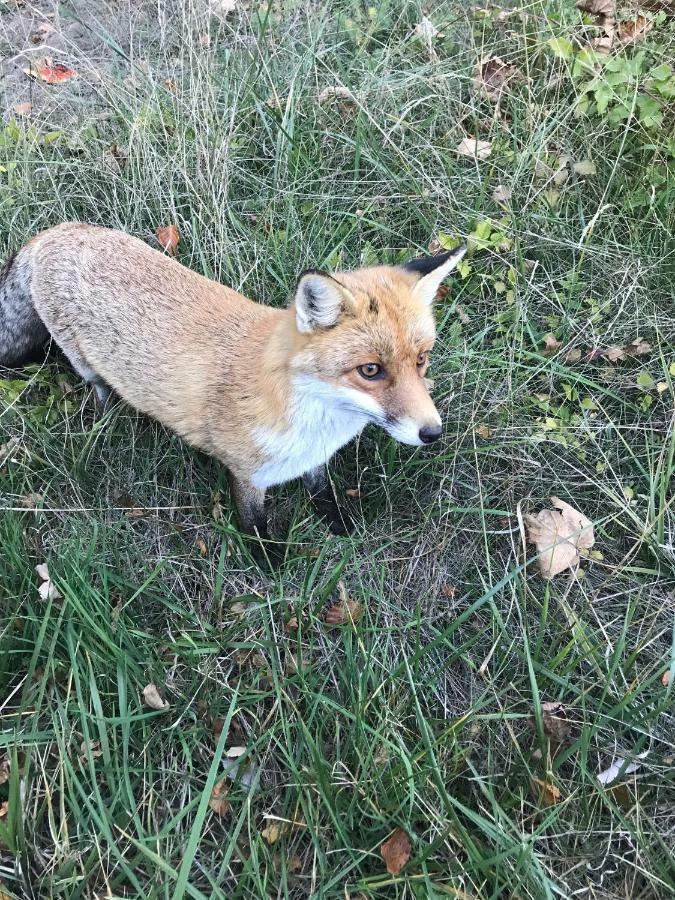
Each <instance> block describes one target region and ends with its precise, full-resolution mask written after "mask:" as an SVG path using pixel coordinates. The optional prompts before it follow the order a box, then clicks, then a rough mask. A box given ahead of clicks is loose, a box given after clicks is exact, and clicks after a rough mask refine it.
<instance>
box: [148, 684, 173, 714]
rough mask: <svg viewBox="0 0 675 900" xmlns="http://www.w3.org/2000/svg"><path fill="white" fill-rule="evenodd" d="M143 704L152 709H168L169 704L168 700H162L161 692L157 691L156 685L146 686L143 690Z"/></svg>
mask: <svg viewBox="0 0 675 900" xmlns="http://www.w3.org/2000/svg"><path fill="white" fill-rule="evenodd" d="M142 693H143V702H144V703H145V705H146V706H149V707H150V709H168V708H169V704H168V703H167V702H166V700H162V698H161V697H160V695H159V691H158V690H157V686H156V685H154V684H146V686H145V687H144V688H143V691H142Z"/></svg>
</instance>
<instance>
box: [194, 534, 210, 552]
mask: <svg viewBox="0 0 675 900" xmlns="http://www.w3.org/2000/svg"><path fill="white" fill-rule="evenodd" d="M195 547H196V548H197V550H199V553H200V555H201V556H207V555H208V552H209V548H208V547H207V546H206V541H205V540H204V538H197V539H196V540H195Z"/></svg>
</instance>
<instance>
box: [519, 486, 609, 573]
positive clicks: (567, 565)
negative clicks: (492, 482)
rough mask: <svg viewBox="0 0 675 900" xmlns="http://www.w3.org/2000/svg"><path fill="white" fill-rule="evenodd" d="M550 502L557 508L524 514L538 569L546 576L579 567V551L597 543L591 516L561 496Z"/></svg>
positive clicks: (528, 537)
mask: <svg viewBox="0 0 675 900" xmlns="http://www.w3.org/2000/svg"><path fill="white" fill-rule="evenodd" d="M551 503H552V504H553V506H555V507H556V509H555V510H552V509H542V510H540V511H539V512H538V513H536V515H529V514H528V515H526V516H525V524H526V526H527V539H528V541H529V542H530V543H532V544H535V545H536V548H537V551H538V553H539V560H538V563H539V570H540V572H541V575H542V577H543V578H546V579H549V578H553V577H554V576H555V575H559V574H560V572H564V571H565V569H573V568H576V567H577V566H578V564H579V561H580V551H581V550H590V548H591V547H592V546H593V544H594V543H595V535H594V534H593V523H592V522H591V520H590V519H587V518H586V516H584V515H583V513H580V512H579V511H578V510H576V509H574V507H573V506H570V505H569V503H565V501H564V500H560V499H559V498H558V497H551Z"/></svg>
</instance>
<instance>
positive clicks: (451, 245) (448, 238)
mask: <svg viewBox="0 0 675 900" xmlns="http://www.w3.org/2000/svg"><path fill="white" fill-rule="evenodd" d="M436 240H437V241H438V243H439V244H440V245H441V247H442V248H443V249H444V250H454V249H455V247H459V245H460V244H461V243H462V239H461V238H460V237H457V235H454V234H446V233H445V232H443V231H439V233H438V234H437V235H436Z"/></svg>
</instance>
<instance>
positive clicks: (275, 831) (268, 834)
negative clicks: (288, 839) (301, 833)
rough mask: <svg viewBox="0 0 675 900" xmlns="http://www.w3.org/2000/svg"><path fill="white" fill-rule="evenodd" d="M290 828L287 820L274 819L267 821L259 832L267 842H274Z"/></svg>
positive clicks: (288, 831)
mask: <svg viewBox="0 0 675 900" xmlns="http://www.w3.org/2000/svg"><path fill="white" fill-rule="evenodd" d="M290 831H291V828H290V825H289V824H288V822H278V821H276V820H274V821H271V822H269V823H268V824H267V825H266V826H265V828H263V830H262V831H261V832H260V834H261V835H262V837H263V839H264V840H265V841H267V843H268V844H270V845H271V844H276V842H277V841H278V840H279V838H280V837H281V836H282V835H284V834H290Z"/></svg>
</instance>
